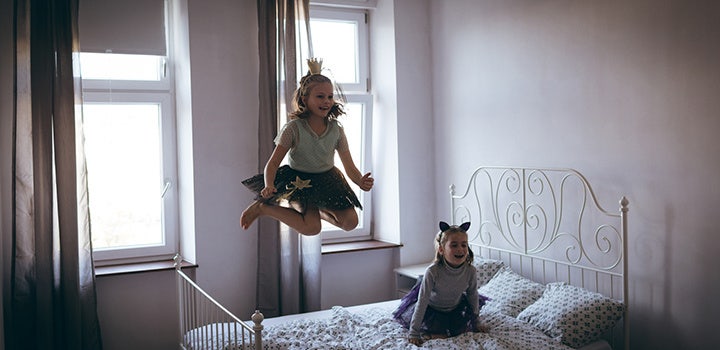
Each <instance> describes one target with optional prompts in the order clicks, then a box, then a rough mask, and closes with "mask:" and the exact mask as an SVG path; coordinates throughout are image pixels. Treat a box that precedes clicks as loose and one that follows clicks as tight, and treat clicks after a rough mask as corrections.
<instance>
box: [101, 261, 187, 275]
mask: <svg viewBox="0 0 720 350" xmlns="http://www.w3.org/2000/svg"><path fill="white" fill-rule="evenodd" d="M181 267H182V268H194V267H197V264H193V263H190V262H187V261H185V260H183V261H182V264H181ZM173 269H175V261H173V260H163V261H151V262H143V263H132V264H119V265H109V266H96V267H95V276H97V277H102V276H114V275H123V274H129V273H140V272H150V271H162V270H173Z"/></svg>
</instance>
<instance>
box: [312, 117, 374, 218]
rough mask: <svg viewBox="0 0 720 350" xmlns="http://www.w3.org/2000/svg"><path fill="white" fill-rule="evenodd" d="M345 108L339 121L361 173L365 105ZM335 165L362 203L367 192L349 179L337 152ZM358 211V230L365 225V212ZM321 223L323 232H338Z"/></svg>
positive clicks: (362, 167)
mask: <svg viewBox="0 0 720 350" xmlns="http://www.w3.org/2000/svg"><path fill="white" fill-rule="evenodd" d="M343 107H344V109H345V113H346V114H345V115H342V116H340V117H339V118H338V120H339V121H340V123H341V124H342V126H343V129H344V130H345V136H346V137H347V140H348V144H349V145H350V154H351V155H352V158H353V161H354V162H355V165H356V166H357V167H358V169H359V170H360V172H363V169H364V168H365V167H364V166H363V164H362V161H363V158H362V156H363V154H362V149H363V146H362V125H363V115H364V113H363V107H364V105H363V104H362V103H346V104H345V105H344V106H343ZM335 165H336V166H337V167H338V169H340V171H342V173H343V174H345V177H346V179H347V182H348V184H350V187H351V188H352V189H353V191H355V194H356V195H357V196H358V199H360V202H361V203H362V202H363V200H362V196H363V195H364V193H365V192H363V191H362V190H361V189H360V187H358V186H357V185H356V184H355V183H354V182H352V181H351V180H350V179H349V178H347V174H346V173H345V169H344V168H343V166H342V162H341V161H340V157H339V156H338V154H337V152H335ZM363 174H364V173H363ZM356 210H357V212H358V219H359V222H360V224H359V226H358V228H360V227H362V223H363V219H362V217H363V211H362V210H359V209H356ZM321 222H322V229H323V230H337V227H335V226H333V225H332V224H330V223H328V222H325V221H324V220H323V221H321Z"/></svg>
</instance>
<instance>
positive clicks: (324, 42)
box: [310, 19, 359, 83]
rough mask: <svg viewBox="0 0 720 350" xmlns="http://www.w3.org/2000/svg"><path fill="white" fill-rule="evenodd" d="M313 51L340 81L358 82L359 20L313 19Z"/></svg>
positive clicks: (311, 23) (311, 24)
mask: <svg viewBox="0 0 720 350" xmlns="http://www.w3.org/2000/svg"><path fill="white" fill-rule="evenodd" d="M310 31H311V33H312V44H313V52H314V54H315V57H320V58H322V59H323V67H324V68H327V69H329V71H330V72H331V73H330V74H328V76H330V77H331V78H332V79H334V80H336V81H337V82H339V83H357V82H358V80H359V79H358V72H357V66H358V62H357V60H358V53H357V48H358V35H357V22H354V21H340V20H327V19H311V20H310Z"/></svg>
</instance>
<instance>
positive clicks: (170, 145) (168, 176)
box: [81, 58, 179, 266]
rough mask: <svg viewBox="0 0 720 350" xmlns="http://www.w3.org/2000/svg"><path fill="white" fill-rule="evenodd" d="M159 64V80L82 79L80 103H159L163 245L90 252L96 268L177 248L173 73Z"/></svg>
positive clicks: (165, 253)
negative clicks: (81, 100) (160, 69)
mask: <svg viewBox="0 0 720 350" xmlns="http://www.w3.org/2000/svg"><path fill="white" fill-rule="evenodd" d="M81 64H82V62H81ZM162 65H163V67H162V71H163V73H164V74H163V75H162V77H161V78H160V80H158V81H137V80H96V79H83V104H148V103H151V104H158V105H159V106H160V113H161V116H160V123H161V135H160V138H161V140H162V144H161V156H162V164H161V169H162V178H163V184H164V185H161V186H159V188H158V196H162V207H161V210H162V214H161V220H162V222H161V227H162V235H163V243H161V244H159V245H151V246H140V247H122V248H115V249H93V259H94V261H95V265H96V266H106V265H113V264H118V263H134V262H147V261H154V260H160V259H168V258H171V257H172V256H173V255H174V254H175V253H176V252H177V251H178V248H179V224H178V222H179V218H178V210H179V209H178V193H177V186H176V183H177V139H176V122H175V108H174V105H175V104H174V96H173V92H172V90H171V86H172V84H171V82H172V75H171V74H169V72H171V71H172V70H171V69H168V64H167V59H166V58H164V59H163V62H162ZM89 176H92V175H89ZM90 196H92V193H90ZM91 198H92V197H91ZM91 225H92V223H91Z"/></svg>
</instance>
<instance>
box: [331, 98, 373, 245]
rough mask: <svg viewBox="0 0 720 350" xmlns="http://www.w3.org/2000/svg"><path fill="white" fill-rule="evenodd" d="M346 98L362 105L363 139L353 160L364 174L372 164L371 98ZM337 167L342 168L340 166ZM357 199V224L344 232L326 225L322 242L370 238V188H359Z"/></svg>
mask: <svg viewBox="0 0 720 350" xmlns="http://www.w3.org/2000/svg"><path fill="white" fill-rule="evenodd" d="M346 98H347V102H348V103H358V104H361V105H362V106H363V108H362V111H363V113H362V114H363V115H362V116H361V118H362V121H361V125H362V130H361V138H362V139H363V143H362V148H361V152H360V153H361V154H360V159H354V158H353V161H354V162H355V165H357V167H358V169H359V170H360V172H361V173H363V174H364V173H366V172H367V171H368V170H367V169H369V167H370V166H369V164H372V143H371V142H370V140H372V106H373V104H372V101H373V99H372V96H370V95H369V94H354V95H347V96H346ZM351 147H352V145H351ZM339 168H340V169H342V166H340V167H339ZM348 181H349V180H348ZM358 199H359V200H360V203H362V206H363V209H362V210H360V211H359V213H358V216H359V218H358V219H359V222H358V226H357V227H356V228H355V229H354V230H352V231H350V232H346V231H343V230H341V229H339V228H337V227H335V226H332V225H327V227H328V228H324V229H323V230H322V233H321V234H322V241H323V243H334V242H347V241H356V240H367V239H370V238H372V230H371V228H372V227H371V223H372V221H371V219H372V190H370V191H368V192H365V191H362V190H360V193H359V194H358Z"/></svg>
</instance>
